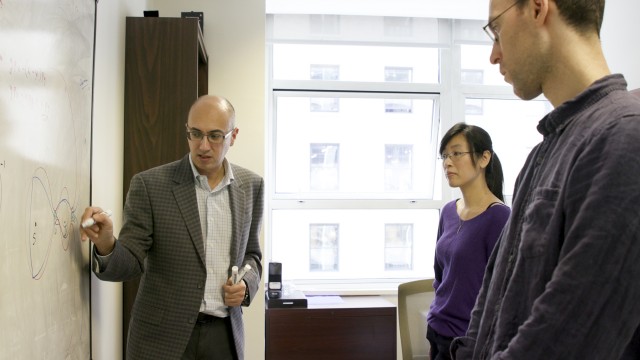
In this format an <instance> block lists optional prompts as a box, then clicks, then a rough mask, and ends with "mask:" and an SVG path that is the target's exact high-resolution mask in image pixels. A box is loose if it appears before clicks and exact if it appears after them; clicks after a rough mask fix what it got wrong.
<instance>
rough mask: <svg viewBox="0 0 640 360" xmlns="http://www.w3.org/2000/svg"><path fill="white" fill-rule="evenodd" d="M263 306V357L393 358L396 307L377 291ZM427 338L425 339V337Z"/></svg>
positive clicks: (269, 359)
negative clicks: (295, 305) (292, 304)
mask: <svg viewBox="0 0 640 360" xmlns="http://www.w3.org/2000/svg"><path fill="white" fill-rule="evenodd" d="M312 300H313V299H311V298H310V299H309V301H310V305H309V307H308V308H288V309H287V308H285V309H283V308H277V309H275V308H272V309H269V308H267V309H266V321H265V326H266V329H265V335H266V339H265V346H266V352H265V359H266V360H289V359H291V360H299V359H305V360H316V359H317V360H326V359H331V360H343V359H344V360H393V359H395V358H396V355H397V350H396V337H397V333H396V307H395V305H393V304H391V303H390V302H388V301H386V300H384V299H382V298H380V297H379V296H345V297H342V302H341V303H337V304H324V305H313V303H312ZM425 341H426V340H425Z"/></svg>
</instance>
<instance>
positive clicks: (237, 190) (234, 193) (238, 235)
mask: <svg viewBox="0 0 640 360" xmlns="http://www.w3.org/2000/svg"><path fill="white" fill-rule="evenodd" d="M229 202H230V206H231V216H232V218H233V223H232V224H233V230H232V233H231V254H230V256H231V261H234V262H235V261H237V259H238V253H239V251H240V243H241V241H240V239H242V238H243V236H244V234H243V232H244V230H245V229H244V228H243V225H242V224H244V223H245V221H244V218H245V213H244V203H245V195H244V191H243V190H242V188H241V187H240V184H239V180H238V179H237V178H236V180H234V181H233V182H232V183H231V185H230V186H229ZM240 260H241V259H240Z"/></svg>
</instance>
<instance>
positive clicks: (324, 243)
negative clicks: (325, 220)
mask: <svg viewBox="0 0 640 360" xmlns="http://www.w3.org/2000/svg"><path fill="white" fill-rule="evenodd" d="M339 230H340V226H339V225H338V224H311V225H309V270H310V271H338V270H339V266H338V260H339V257H338V245H339V239H338V236H339Z"/></svg>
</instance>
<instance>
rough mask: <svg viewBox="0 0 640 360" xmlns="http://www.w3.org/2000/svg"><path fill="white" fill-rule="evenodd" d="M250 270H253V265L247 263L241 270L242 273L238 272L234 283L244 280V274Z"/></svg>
mask: <svg viewBox="0 0 640 360" xmlns="http://www.w3.org/2000/svg"><path fill="white" fill-rule="evenodd" d="M249 270H251V265H249V264H245V266H244V267H243V268H242V270H241V271H240V274H238V276H236V280H235V281H234V284H237V283H239V282H240V280H242V278H243V277H244V274H246V273H247V271H249Z"/></svg>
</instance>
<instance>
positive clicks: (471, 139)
mask: <svg viewBox="0 0 640 360" xmlns="http://www.w3.org/2000/svg"><path fill="white" fill-rule="evenodd" d="M459 134H462V135H463V136H464V137H465V139H466V140H467V143H468V144H469V151H471V152H472V154H473V156H472V157H471V162H472V163H473V165H474V166H475V165H476V160H477V159H479V158H480V157H481V156H482V153H483V152H484V151H489V152H490V153H491V160H489V164H487V167H486V169H485V179H486V180H487V186H488V187H489V190H491V192H492V193H493V195H495V196H496V197H497V198H498V199H500V201H504V194H503V193H502V187H503V185H504V176H503V174H502V165H501V164H500V159H498V155H496V153H495V152H494V151H493V143H492V142H491V136H489V133H487V132H486V131H485V130H484V129H483V128H481V127H479V126H475V125H469V124H465V123H463V122H461V123H457V124H455V125H453V127H451V129H449V131H447V133H446V134H444V136H443V137H442V141H440V154H441V155H442V153H443V152H444V149H445V148H446V147H447V144H448V143H449V141H451V139H452V138H453V137H454V136H456V135H459Z"/></svg>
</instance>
